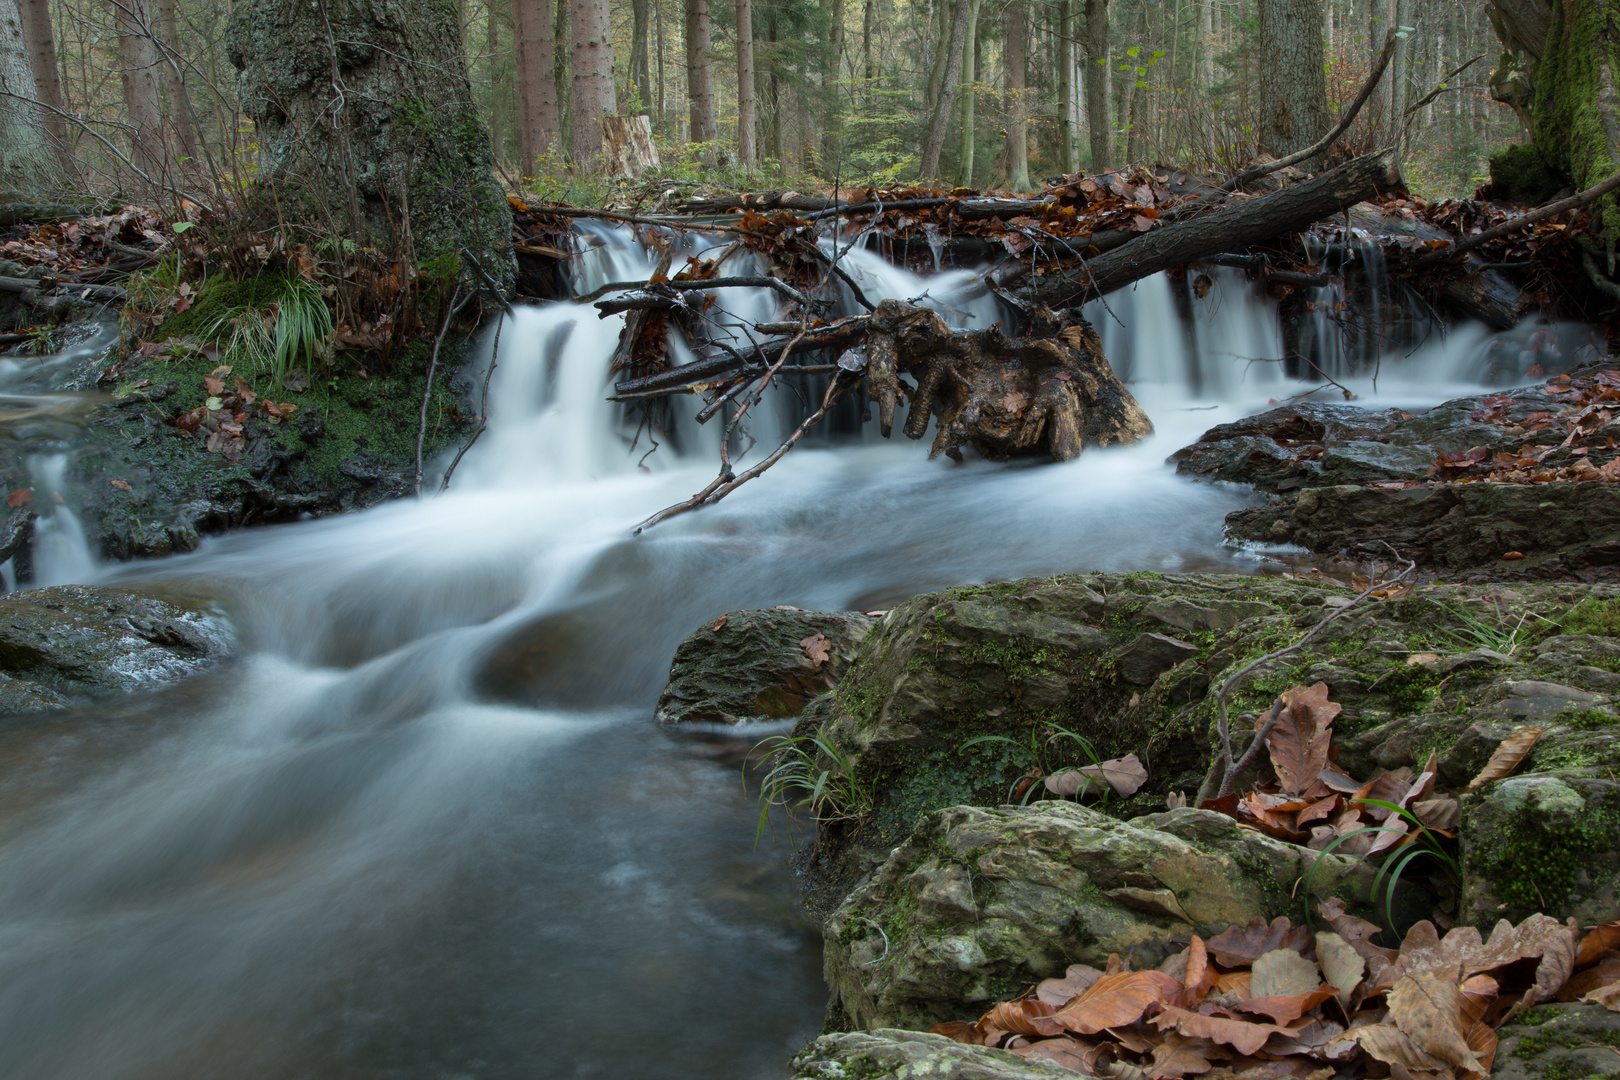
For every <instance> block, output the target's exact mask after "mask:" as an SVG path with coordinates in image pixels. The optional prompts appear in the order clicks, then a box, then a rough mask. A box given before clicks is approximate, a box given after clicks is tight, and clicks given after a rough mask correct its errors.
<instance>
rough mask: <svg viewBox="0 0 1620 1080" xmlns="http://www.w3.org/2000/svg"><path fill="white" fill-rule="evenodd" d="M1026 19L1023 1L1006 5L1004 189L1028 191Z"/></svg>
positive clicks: (1013, 0) (1027, 15) (1013, 1)
mask: <svg viewBox="0 0 1620 1080" xmlns="http://www.w3.org/2000/svg"><path fill="white" fill-rule="evenodd" d="M1028 17H1029V11H1028V9H1027V8H1026V7H1025V6H1024V0H1012V2H1011V3H1009V4H1008V5H1007V14H1006V35H1007V37H1006V45H1005V56H1006V67H1007V102H1006V109H1007V186H1008V187H1009V188H1011V189H1012V190H1014V191H1028V190H1029V188H1030V183H1029V137H1028V134H1027V132H1028V127H1027V125H1026V124H1025V122H1024V118H1025V116H1026V115H1027V114H1028V112H1029V99H1028V95H1027V94H1025V92H1024V90H1025V87H1026V86H1027V84H1028V79H1027V75H1026V72H1025V64H1026V63H1027V54H1028V47H1029V42H1028V30H1029V27H1028V22H1027V20H1028Z"/></svg>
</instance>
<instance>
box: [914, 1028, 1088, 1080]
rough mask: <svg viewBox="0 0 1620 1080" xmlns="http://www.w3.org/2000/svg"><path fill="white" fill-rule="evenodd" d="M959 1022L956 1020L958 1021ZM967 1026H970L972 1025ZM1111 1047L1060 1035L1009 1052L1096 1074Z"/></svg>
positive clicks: (1080, 1071) (1084, 1072) (1086, 1073)
mask: <svg viewBox="0 0 1620 1080" xmlns="http://www.w3.org/2000/svg"><path fill="white" fill-rule="evenodd" d="M960 1022H961V1021H958V1023H960ZM941 1026H943V1025H941ZM968 1026H969V1027H971V1026H972V1025H971V1024H970V1025H968ZM936 1030H937V1029H936ZM940 1034H944V1032H940ZM957 1041H958V1042H960V1041H962V1040H960V1039H959V1040H957ZM1113 1049H1114V1044H1113V1043H1108V1042H1094V1041H1092V1040H1090V1039H1077V1038H1075V1037H1074V1036H1073V1035H1061V1036H1059V1037H1057V1038H1055V1039H1042V1040H1041V1041H1040V1042H1038V1043H1035V1044H1033V1045H1031V1046H1020V1047H1018V1048H1017V1049H1014V1050H1011V1051H1010V1053H1014V1054H1017V1055H1018V1056H1019V1057H1021V1058H1024V1059H1026V1060H1031V1061H1050V1062H1052V1063H1054V1064H1057V1065H1061V1066H1063V1067H1064V1068H1065V1069H1069V1070H1071V1071H1073V1072H1077V1073H1080V1074H1082V1075H1085V1076H1096V1075H1097V1074H1098V1072H1099V1070H1100V1069H1101V1066H1102V1058H1103V1057H1104V1056H1105V1055H1106V1054H1109V1053H1111V1052H1112V1051H1113Z"/></svg>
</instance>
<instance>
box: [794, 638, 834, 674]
mask: <svg viewBox="0 0 1620 1080" xmlns="http://www.w3.org/2000/svg"><path fill="white" fill-rule="evenodd" d="M831 647H832V642H830V641H828V640H827V635H826V634H823V633H821V632H819V631H818V632H816V633H814V634H811V635H810V636H809V637H807V638H805V639H804V640H803V641H801V642H799V648H801V649H803V650H804V655H805V656H807V657H809V659H810V662H811V663H812V664H814V665H815V666H816V667H820V666H821V665H822V664H825V663H826V662H827V657H828V656H829V655H831Z"/></svg>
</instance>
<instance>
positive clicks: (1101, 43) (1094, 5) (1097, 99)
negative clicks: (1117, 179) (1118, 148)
mask: <svg viewBox="0 0 1620 1080" xmlns="http://www.w3.org/2000/svg"><path fill="white" fill-rule="evenodd" d="M1084 3H1085V16H1086V120H1087V122H1088V124H1089V126H1090V135H1091V170H1092V172H1101V171H1103V170H1104V169H1106V168H1108V167H1109V165H1110V163H1111V159H1112V157H1113V153H1112V151H1111V150H1110V149H1109V144H1110V142H1111V141H1112V140H1111V138H1110V136H1111V135H1112V134H1113V132H1112V131H1111V130H1110V124H1109V118H1110V117H1111V116H1113V115H1114V114H1113V110H1112V109H1111V108H1110V106H1109V101H1108V98H1109V82H1110V80H1109V77H1108V74H1109V72H1108V69H1109V67H1110V66H1111V65H1110V64H1109V57H1108V0H1084Z"/></svg>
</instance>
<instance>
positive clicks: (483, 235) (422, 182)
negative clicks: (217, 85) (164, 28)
mask: <svg viewBox="0 0 1620 1080" xmlns="http://www.w3.org/2000/svg"><path fill="white" fill-rule="evenodd" d="M226 47H227V50H228V55H229V57H230V60H231V63H232V64H233V65H235V66H236V68H237V69H238V71H239V72H240V76H239V83H240V92H241V99H242V104H243V108H244V110H245V111H246V112H247V113H248V115H249V116H251V117H252V118H253V120H254V122H255V124H256V126H257V129H258V137H259V159H260V160H259V177H260V180H259V184H260V191H261V192H263V193H264V194H266V195H267V196H270V195H273V196H274V197H275V212H276V213H277V215H278V218H277V219H275V220H281V221H287V220H294V221H303V222H307V223H309V224H312V225H315V226H317V227H320V228H322V229H325V230H328V231H329V232H336V233H337V234H338V235H345V236H349V237H352V238H353V239H354V240H355V241H356V242H357V243H360V244H362V245H368V246H371V247H374V248H377V249H379V250H380V251H382V252H385V253H388V254H390V255H392V256H395V257H398V258H401V259H405V260H408V261H409V263H410V264H414V265H418V266H420V265H423V264H427V263H434V264H436V265H437V266H438V267H439V268H440V269H441V271H448V270H449V269H450V268H451V267H453V266H457V265H459V264H461V263H462V261H463V260H462V252H463V251H464V250H465V251H466V252H467V253H469V254H471V255H472V257H473V258H474V259H476V260H477V262H478V264H479V266H480V267H481V268H482V269H483V271H484V273H485V274H487V275H488V276H489V277H490V278H492V279H493V280H494V281H495V282H496V283H497V284H498V285H499V286H500V287H501V288H503V289H505V290H507V291H510V289H511V286H512V281H513V279H514V277H515V274H516V266H515V265H514V263H513V257H512V242H511V231H512V219H511V209H510V207H509V206H508V205H507V202H506V195H505V193H504V192H503V191H502V190H501V188H500V186H499V185H498V184H497V183H496V182H495V177H494V175H493V171H492V170H493V168H494V159H493V156H492V155H491V153H490V146H489V135H488V133H487V132H486V131H485V130H484V126H483V124H482V123H481V122H480V120H479V119H478V114H477V112H476V111H475V109H474V107H473V102H472V87H471V85H470V84H469V83H468V80H467V73H466V66H465V65H464V64H463V62H462V55H463V54H462V47H461V26H460V23H459V21H458V20H457V17H456V9H455V6H454V5H452V4H443V3H438V2H435V0H394V2H392V3H388V4H381V3H371V2H368V0H325V2H324V3H321V2H319V0H318V2H317V3H310V2H309V0H250V2H246V3H241V4H238V5H237V7H236V8H235V10H234V11H233V12H232V15H231V22H230V26H229V29H228V32H227V37H226Z"/></svg>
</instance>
